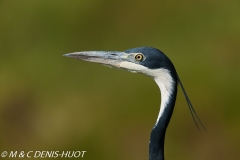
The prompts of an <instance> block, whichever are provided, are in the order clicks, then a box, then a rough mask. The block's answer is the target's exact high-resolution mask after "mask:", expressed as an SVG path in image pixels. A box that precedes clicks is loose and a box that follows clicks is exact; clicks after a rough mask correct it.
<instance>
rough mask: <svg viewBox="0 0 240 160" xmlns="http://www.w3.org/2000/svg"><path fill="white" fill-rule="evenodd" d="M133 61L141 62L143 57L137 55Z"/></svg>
mask: <svg viewBox="0 0 240 160" xmlns="http://www.w3.org/2000/svg"><path fill="white" fill-rule="evenodd" d="M135 59H136V60H138V61H142V60H143V55H142V54H137V55H136V56H135Z"/></svg>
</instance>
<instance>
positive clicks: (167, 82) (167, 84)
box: [118, 61, 176, 126]
mask: <svg viewBox="0 0 240 160" xmlns="http://www.w3.org/2000/svg"><path fill="white" fill-rule="evenodd" d="M118 67H120V68H124V69H127V70H130V71H134V72H140V73H144V74H146V75H149V76H151V77H153V78H154V80H155V82H156V83H157V85H158V87H159V88H160V92H161V105H160V111H159V114H158V118H157V122H156V124H157V123H158V121H159V119H160V118H161V116H162V115H163V112H164V109H165V108H166V105H167V103H168V101H169V99H170V97H171V94H172V91H173V87H174V83H176V82H174V80H173V78H172V76H171V74H170V71H169V70H167V69H164V68H160V69H149V68H147V67H145V66H142V65H139V64H135V63H131V62H127V61H125V62H121V63H120V64H119V66H118ZM156 124H155V126H156Z"/></svg>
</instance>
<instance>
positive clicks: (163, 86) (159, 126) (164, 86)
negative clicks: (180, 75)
mask: <svg viewBox="0 0 240 160" xmlns="http://www.w3.org/2000/svg"><path fill="white" fill-rule="evenodd" d="M158 73H159V74H158V76H156V77H154V80H155V82H156V83H157V85H158V87H159V88H160V91H161V105H160V111H159V114H158V118H157V121H156V124H155V125H154V127H153V129H152V132H151V137H150V142H149V160H164V139H165V133H166V130H167V127H168V124H169V121H170V119H171V116H172V113H173V109H174V105H175V101H176V96H177V82H178V81H177V77H176V75H175V74H176V73H171V72H170V71H169V70H167V69H161V70H159V72H158Z"/></svg>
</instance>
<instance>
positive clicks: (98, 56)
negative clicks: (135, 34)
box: [64, 47, 176, 78]
mask: <svg viewBox="0 0 240 160" xmlns="http://www.w3.org/2000/svg"><path fill="white" fill-rule="evenodd" d="M64 56H67V57H70V58H75V59H80V60H84V61H89V62H95V63H100V64H103V65H107V66H110V67H116V68H121V69H126V70H128V71H131V72H137V73H143V74H146V75H148V76H151V77H153V78H156V77H157V76H159V73H160V72H161V73H162V71H166V72H168V73H172V76H174V75H175V74H176V71H175V68H174V66H173V64H172V62H171V61H170V59H169V58H168V57H167V56H166V55H165V54H164V53H163V52H161V51H160V50H158V49H156V48H152V47H139V48H133V49H128V50H126V51H124V52H117V51H84V52H74V53H69V54H64Z"/></svg>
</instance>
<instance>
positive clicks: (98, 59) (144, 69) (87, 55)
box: [64, 47, 206, 160]
mask: <svg viewBox="0 0 240 160" xmlns="http://www.w3.org/2000/svg"><path fill="white" fill-rule="evenodd" d="M64 56H67V57H70V58H75V59H79V60H84V61H88V62H95V63H99V64H103V65H106V66H109V67H114V68H120V69H125V70H128V71H130V72H134V73H142V74H145V75H147V76H150V77H152V78H153V79H154V81H155V82H156V84H157V86H158V87H159V89H160V92H161V104H160V111H159V114H158V117H157V120H156V123H155V124H154V126H153V129H152V131H151V134H150V140H149V160H164V140H165V135H166V130H167V127H168V124H169V121H170V119H171V117H172V113H173V109H174V106H175V101H176V97H177V87H178V84H180V86H181V88H182V91H183V93H184V96H185V98H186V101H187V104H188V106H189V109H190V111H191V115H192V117H193V119H194V122H195V124H196V126H197V127H198V129H199V130H200V128H199V125H198V124H200V125H201V126H202V127H203V128H204V130H206V129H205V127H204V126H203V124H202V122H201V121H200V119H199V118H198V116H197V114H196V112H195V110H194V108H193V106H192V104H191V102H190V100H189V98H188V95H187V93H186V91H185V89H184V87H183V84H182V82H181V81H180V78H179V76H178V74H177V72H176V69H175V67H174V65H173V63H172V62H171V60H170V59H169V58H168V57H167V56H166V55H165V54H164V53H163V52H162V51H160V50H159V49H156V48H153V47H138V48H132V49H128V50H126V51H124V52H122V51H121V52H120V51H84V52H73V53H68V54H64Z"/></svg>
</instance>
